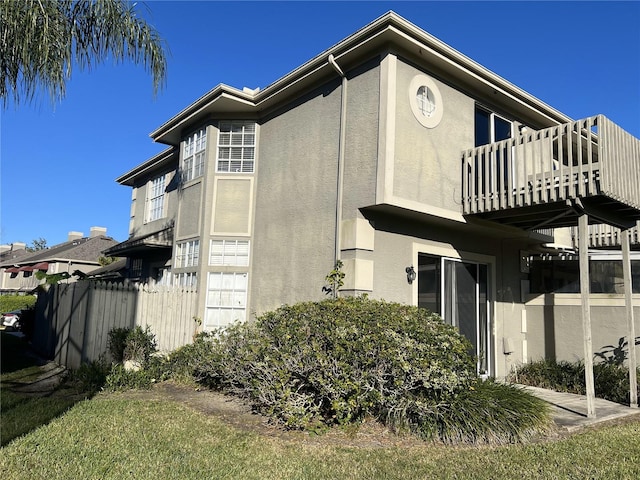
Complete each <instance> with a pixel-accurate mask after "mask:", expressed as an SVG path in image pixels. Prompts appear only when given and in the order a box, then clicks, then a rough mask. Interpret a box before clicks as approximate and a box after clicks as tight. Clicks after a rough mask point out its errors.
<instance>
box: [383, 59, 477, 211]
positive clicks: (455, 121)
mask: <svg viewBox="0 0 640 480" xmlns="http://www.w3.org/2000/svg"><path fill="white" fill-rule="evenodd" d="M416 75H426V76H428V77H429V78H431V79H432V80H433V81H434V82H435V84H436V85H437V87H438V89H439V91H440V94H441V96H442V106H441V107H442V109H443V115H442V120H441V121H440V123H439V124H438V125H437V126H436V127H434V128H426V127H424V126H423V125H422V124H421V123H420V122H418V120H417V119H416V117H415V116H414V114H413V112H412V110H411V101H415V92H410V91H409V86H410V83H411V81H412V79H413V78H414V77H415V76H416ZM473 125H474V100H473V99H472V98H470V97H468V96H467V95H465V94H463V93H461V92H459V91H457V90H455V89H454V88H452V87H450V86H448V85H447V84H445V83H443V82H441V81H440V80H438V79H437V78H434V77H431V76H430V75H429V73H428V72H423V71H420V70H418V69H416V68H414V67H413V66H411V65H408V64H407V63H405V62H403V61H402V60H400V59H399V60H398V62H397V89H396V123H395V148H394V150H395V157H394V169H393V195H394V196H396V197H400V198H403V199H406V200H410V201H415V202H419V203H422V204H426V205H430V206H433V207H438V208H443V209H447V210H452V211H454V212H460V211H461V203H460V199H461V194H462V192H461V181H460V178H461V172H460V168H461V167H460V163H461V152H462V150H463V149H464V148H470V147H472V146H473V142H474V139H473Z"/></svg>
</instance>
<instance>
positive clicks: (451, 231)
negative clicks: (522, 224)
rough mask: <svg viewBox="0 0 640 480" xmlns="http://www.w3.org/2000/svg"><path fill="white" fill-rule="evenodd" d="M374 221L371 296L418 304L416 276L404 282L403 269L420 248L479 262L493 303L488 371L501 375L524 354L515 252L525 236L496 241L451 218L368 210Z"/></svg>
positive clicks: (523, 276)
mask: <svg viewBox="0 0 640 480" xmlns="http://www.w3.org/2000/svg"><path fill="white" fill-rule="evenodd" d="M370 220H371V221H372V222H373V223H374V224H375V225H376V230H375V249H374V251H373V252H371V256H370V258H371V260H372V261H373V265H374V268H373V292H372V293H371V294H370V296H371V297H373V298H380V299H385V300H387V301H396V302H401V303H407V304H413V305H417V294H418V281H417V280H416V281H415V282H413V284H409V283H408V282H407V275H406V272H405V268H406V267H408V266H411V265H413V266H414V267H417V264H418V253H425V254H430V255H435V256H440V257H450V258H460V259H462V260H466V261H471V262H477V263H483V264H487V265H488V270H489V297H490V302H491V307H490V308H491V310H490V311H491V316H492V318H491V322H492V324H491V332H492V337H493V339H492V345H491V352H492V354H491V371H492V373H493V374H495V375H497V376H499V377H503V376H504V375H505V374H506V373H508V372H509V371H510V370H511V369H512V368H513V366H515V365H516V364H517V363H518V362H519V361H520V359H521V358H522V354H523V351H522V344H523V342H522V340H523V339H524V338H525V337H524V333H523V332H522V331H521V326H522V323H521V319H522V312H523V310H524V304H523V302H522V301H521V293H520V288H521V280H523V279H526V273H522V272H521V271H520V262H519V252H520V250H522V249H526V240H525V239H510V240H509V239H507V240H500V239H497V238H496V237H495V236H492V235H489V234H487V232H484V233H483V231H482V230H474V229H473V228H472V227H467V229H466V230H461V229H460V228H459V227H458V226H457V225H456V224H455V223H453V222H449V223H448V224H447V223H443V222H434V221H430V220H429V219H428V218H426V217H425V219H424V220H422V221H421V220H417V219H411V220H409V219H407V218H403V217H401V216H394V215H389V214H380V215H377V214H371V215H370ZM504 339H510V343H511V344H512V345H513V346H514V351H513V352H512V353H510V354H508V355H505V354H504V353H503V352H504V349H503V346H504V341H505V340H504Z"/></svg>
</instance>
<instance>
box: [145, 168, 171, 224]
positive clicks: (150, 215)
mask: <svg viewBox="0 0 640 480" xmlns="http://www.w3.org/2000/svg"><path fill="white" fill-rule="evenodd" d="M165 177H166V175H164V174H163V175H160V176H159V177H156V178H154V179H153V180H151V182H149V184H148V185H147V205H148V210H147V222H153V221H154V220H158V219H160V218H163V217H164V194H165Z"/></svg>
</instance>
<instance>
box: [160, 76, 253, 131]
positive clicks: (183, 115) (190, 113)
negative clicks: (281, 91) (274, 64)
mask: <svg viewBox="0 0 640 480" xmlns="http://www.w3.org/2000/svg"><path fill="white" fill-rule="evenodd" d="M254 97H255V94H253V93H247V92H243V91H242V90H239V89H237V88H234V87H230V86H229V85H225V84H223V83H220V84H218V85H217V86H216V87H214V88H213V89H211V90H209V91H208V92H207V93H205V94H204V95H203V96H202V97H200V98H199V99H198V100H196V101H195V102H193V103H192V104H190V105H189V106H187V107H186V108H185V109H183V110H182V111H181V112H180V113H178V114H177V115H174V116H173V117H171V118H170V119H169V120H168V121H166V122H165V123H164V124H162V125H161V126H160V127H158V128H157V129H156V130H154V131H153V132H151V133H150V134H149V136H150V137H151V138H152V139H153V140H154V141H156V139H158V138H159V137H161V136H163V135H166V134H167V133H168V132H169V131H170V130H174V129H175V128H178V127H180V126H182V125H184V124H185V123H187V122H188V121H189V119H190V118H192V117H194V116H196V115H197V114H198V113H200V112H202V111H203V110H205V109H206V108H208V107H209V106H210V105H211V104H212V103H213V102H215V101H216V100H218V99H219V98H229V99H232V100H235V101H237V102H240V103H243V104H244V105H246V106H249V107H251V106H253V105H254V102H253V99H254Z"/></svg>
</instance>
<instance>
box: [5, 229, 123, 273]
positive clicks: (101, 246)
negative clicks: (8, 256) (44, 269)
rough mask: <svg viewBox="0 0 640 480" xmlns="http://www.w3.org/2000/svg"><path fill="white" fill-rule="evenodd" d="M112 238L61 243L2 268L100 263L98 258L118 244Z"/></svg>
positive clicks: (88, 238) (102, 237) (96, 237)
mask: <svg viewBox="0 0 640 480" xmlns="http://www.w3.org/2000/svg"><path fill="white" fill-rule="evenodd" d="M117 243H118V242H117V241H115V240H114V239H113V238H111V237H107V236H105V235H97V236H95V237H85V238H79V239H77V240H69V241H67V242H63V243H59V244H58V245H54V246H52V247H50V248H46V249H44V250H38V251H36V252H33V253H31V254H28V255H25V256H23V257H20V258H18V259H12V260H4V259H3V262H2V263H0V267H12V266H14V265H18V266H29V265H35V264H38V263H43V262H48V263H55V262H68V261H74V262H77V263H83V262H84V263H95V264H97V263H98V258H99V257H100V256H101V255H102V252H103V251H104V250H106V249H107V248H109V247H111V246H113V245H115V244H117Z"/></svg>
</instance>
